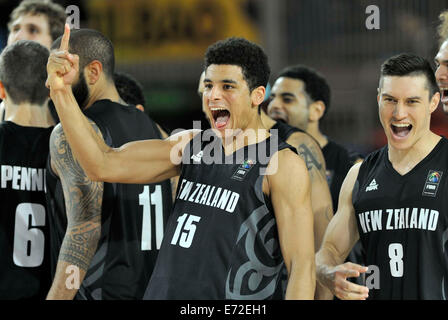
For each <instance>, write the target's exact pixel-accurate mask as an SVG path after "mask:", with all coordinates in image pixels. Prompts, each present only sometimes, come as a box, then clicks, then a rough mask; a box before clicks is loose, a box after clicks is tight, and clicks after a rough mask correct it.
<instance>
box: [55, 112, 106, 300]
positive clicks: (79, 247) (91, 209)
mask: <svg viewBox="0 0 448 320" xmlns="http://www.w3.org/2000/svg"><path fill="white" fill-rule="evenodd" d="M90 122H91V121H90ZM91 124H92V127H94V128H95V130H96V131H97V133H98V134H99V135H101V133H100V132H99V130H98V128H97V127H96V125H95V124H94V123H93V122H91ZM50 155H51V166H52V169H53V171H54V172H55V173H56V174H57V175H58V176H59V179H60V180H61V183H62V188H63V191H64V199H65V207H66V214H67V230H66V233H65V236H64V240H63V242H62V246H61V250H60V252H59V258H58V264H57V268H56V274H55V277H54V279H53V284H52V286H51V288H50V291H49V293H48V296H47V299H49V300H54V299H57V300H62V299H64V300H65V299H73V298H74V296H75V295H76V293H77V291H78V289H79V285H80V284H81V283H82V281H83V279H84V276H85V274H86V272H87V269H88V268H89V265H90V262H91V260H92V258H93V255H94V254H95V251H96V248H97V245H98V241H99V238H100V235H101V205H102V200H103V188H104V184H103V182H93V181H91V180H89V178H88V177H87V175H86V174H85V173H84V171H83V169H82V168H81V166H80V165H79V163H78V161H77V160H76V159H75V158H74V157H73V154H72V151H71V149H70V146H69V144H68V143H67V140H66V138H65V134H64V131H63V130H62V126H61V125H58V126H56V127H55V129H54V130H53V132H52V134H51V138H50ZM73 267H75V268H74V270H75V273H73V271H71V272H69V270H73ZM76 271H79V281H76V280H77V279H76V277H73V275H74V274H78V272H76ZM68 277H71V279H68ZM73 280H74V282H75V283H73Z"/></svg>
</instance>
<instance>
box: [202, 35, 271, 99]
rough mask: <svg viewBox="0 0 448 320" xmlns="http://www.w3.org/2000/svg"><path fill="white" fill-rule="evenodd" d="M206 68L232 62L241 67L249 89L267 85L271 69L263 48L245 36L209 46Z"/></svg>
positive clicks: (206, 55) (231, 63)
mask: <svg viewBox="0 0 448 320" xmlns="http://www.w3.org/2000/svg"><path fill="white" fill-rule="evenodd" d="M204 62H205V69H207V68H208V67H209V66H210V65H212V64H218V65H219V64H230V65H237V66H239V67H241V69H242V73H243V77H244V80H245V81H246V82H247V85H248V87H249V91H250V92H252V90H254V89H255V88H257V87H259V86H263V87H266V85H267V83H268V81H269V75H270V73H271V69H270V67H269V64H268V57H267V55H266V53H265V52H264V51H263V49H262V48H261V47H260V46H259V45H257V44H255V43H253V42H250V41H248V40H246V39H244V38H235V37H232V38H228V39H225V40H221V41H218V42H216V43H214V44H212V45H211V46H210V47H208V49H207V52H206V53H205V61H204Z"/></svg>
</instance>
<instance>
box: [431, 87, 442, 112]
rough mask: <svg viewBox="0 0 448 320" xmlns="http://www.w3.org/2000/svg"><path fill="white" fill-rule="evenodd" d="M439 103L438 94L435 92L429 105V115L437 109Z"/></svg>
mask: <svg viewBox="0 0 448 320" xmlns="http://www.w3.org/2000/svg"><path fill="white" fill-rule="evenodd" d="M439 102H440V93H439V92H436V93H434V95H433V96H432V98H431V102H430V104H429V112H430V113H433V112H434V111H435V110H436V109H437V106H438V105H439Z"/></svg>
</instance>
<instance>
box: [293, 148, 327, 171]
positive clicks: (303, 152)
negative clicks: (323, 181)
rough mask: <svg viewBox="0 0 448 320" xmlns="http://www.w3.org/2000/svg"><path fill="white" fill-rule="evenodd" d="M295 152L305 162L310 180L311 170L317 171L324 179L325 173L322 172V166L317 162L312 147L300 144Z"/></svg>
mask: <svg viewBox="0 0 448 320" xmlns="http://www.w3.org/2000/svg"><path fill="white" fill-rule="evenodd" d="M297 152H298V153H299V155H300V156H301V157H302V158H303V160H305V163H306V167H307V169H308V171H309V172H310V175H311V178H312V177H313V174H312V173H313V171H314V170H313V168H314V169H316V170H317V171H319V172H321V174H323V176H324V177H325V172H323V166H322V164H321V163H320V162H319V161H318V160H317V159H318V155H317V153H316V150H315V149H314V148H313V146H310V145H308V146H307V145H306V144H305V143H301V144H300V145H299V147H298V148H297Z"/></svg>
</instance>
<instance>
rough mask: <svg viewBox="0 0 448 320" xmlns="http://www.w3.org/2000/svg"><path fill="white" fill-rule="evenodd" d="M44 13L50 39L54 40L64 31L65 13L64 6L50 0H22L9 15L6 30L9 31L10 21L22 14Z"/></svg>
mask: <svg viewBox="0 0 448 320" xmlns="http://www.w3.org/2000/svg"><path fill="white" fill-rule="evenodd" d="M27 14H30V15H33V16H34V15H38V14H41V15H44V16H45V17H47V20H48V26H49V30H50V36H51V39H52V40H53V41H54V40H56V38H57V37H59V36H60V35H62V34H63V33H64V25H65V21H66V19H67V14H66V13H65V10H64V8H63V7H62V6H61V5H60V4H57V3H53V2H51V1H50V0H24V1H22V2H21V3H20V4H19V6H17V7H16V8H15V9H14V10H13V11H12V12H11V14H10V16H9V22H8V30H9V31H11V27H12V23H13V22H14V21H16V20H17V19H18V18H19V17H21V16H23V15H27Z"/></svg>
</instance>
